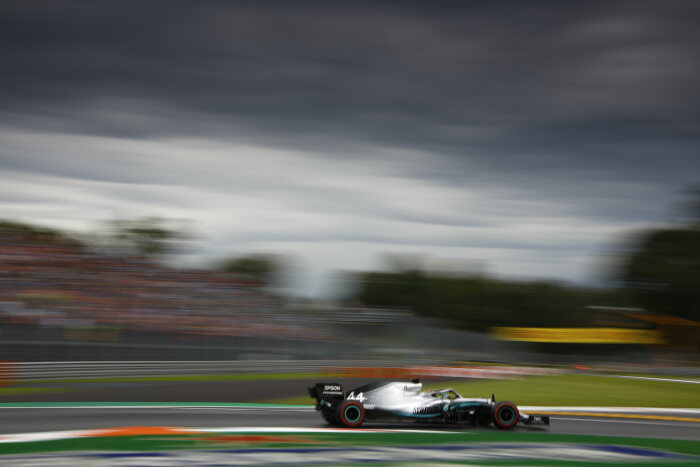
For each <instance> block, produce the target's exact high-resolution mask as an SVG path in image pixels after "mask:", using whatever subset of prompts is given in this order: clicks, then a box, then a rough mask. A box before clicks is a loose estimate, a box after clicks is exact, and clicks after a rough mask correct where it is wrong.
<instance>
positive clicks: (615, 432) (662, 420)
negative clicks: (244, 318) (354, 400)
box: [0, 403, 700, 467]
mask: <svg viewBox="0 0 700 467" xmlns="http://www.w3.org/2000/svg"><path fill="white" fill-rule="evenodd" d="M522 410H523V411H529V412H530V413H535V412H537V413H545V412H546V413H550V414H551V417H552V418H551V425H550V426H549V427H524V426H523V427H518V428H516V429H514V430H510V431H500V430H497V429H495V428H492V427H486V428H473V427H444V426H439V425H418V424H413V423H408V424H406V423H401V424H398V423H397V424H386V423H382V424H378V423H374V424H370V423H368V424H366V425H363V427H362V428H361V429H356V430H348V429H339V428H331V427H329V426H328V425H327V424H326V423H325V422H324V421H323V420H322V419H321V417H320V415H319V414H318V413H317V412H316V411H315V410H314V409H313V408H312V407H310V406H286V405H272V404H211V403H200V404H192V403H181V404H172V403H170V404H162V403H161V404H154V403H143V404H137V403H121V404H107V403H92V404H80V403H34V404H31V403H13V404H7V403H5V404H1V405H0V420H2V423H1V424H0V433H2V434H0V466H4V465H8V466H10V465H11V466H16V467H30V466H40V465H41V466H44V465H52V466H53V467H59V466H63V465H65V466H68V465H70V466H75V465H100V466H110V467H111V466H122V465H140V466H149V465H153V466H155V465H158V466H185V465H187V466H188V467H189V466H192V465H201V466H208V465H211V466H214V465H249V466H255V465H333V464H342V465H346V466H347V465H367V464H368V463H369V464H370V465H371V464H378V465H432V466H436V465H453V464H454V463H459V464H472V463H478V464H486V465H502V463H504V462H505V463H507V464H508V465H518V464H529V465H532V464H533V462H536V463H537V465H582V464H586V463H591V464H593V463H595V464H601V463H602V464H606V465H608V464H614V463H626V464H627V465H636V464H639V463H644V464H648V463H651V464H657V465H659V464H662V465H667V464H669V463H673V464H676V463H679V464H681V465H700V443H698V441H699V440H700V410H698V409H635V408H604V407H522ZM114 427H117V428H114ZM173 427H183V428H173ZM17 433H19V434H17ZM446 462H449V464H446Z"/></svg>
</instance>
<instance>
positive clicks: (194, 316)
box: [0, 224, 330, 359]
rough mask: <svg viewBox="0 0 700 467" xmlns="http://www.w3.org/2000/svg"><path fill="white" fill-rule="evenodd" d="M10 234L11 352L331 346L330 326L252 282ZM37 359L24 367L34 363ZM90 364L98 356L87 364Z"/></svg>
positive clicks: (0, 237) (6, 265) (5, 287)
mask: <svg viewBox="0 0 700 467" xmlns="http://www.w3.org/2000/svg"><path fill="white" fill-rule="evenodd" d="M4 226H5V228H4V229H0V325H1V328H0V329H1V330H0V332H1V333H2V337H3V342H4V344H7V340H8V339H11V338H12V339H13V340H15V341H16V342H19V341H24V342H34V346H35V347H36V346H37V345H39V342H36V341H37V340H38V341H41V343H43V344H46V343H47V342H49V341H61V343H62V344H64V346H65V343H66V342H80V341H83V342H85V341H94V342H99V343H101V344H102V347H104V346H105V344H107V343H110V342H112V343H114V342H125V341H129V340H130V341H134V340H135V341H142V342H143V344H153V343H154V341H157V342H165V341H167V342H170V343H171V341H172V340H173V339H172V336H179V338H178V339H177V340H178V341H179V342H182V341H183V340H186V341H188V342H189V343H196V342H198V343H200V344H210V343H212V342H215V341H216V339H214V338H217V337H218V338H222V337H225V338H229V340H230V339H231V338H263V337H267V338H271V339H281V340H294V341H321V340H328V339H329V338H330V333H329V332H328V330H327V328H326V327H323V326H320V325H318V324H317V323H316V322H315V321H314V320H311V319H300V316H297V315H292V314H290V313H288V312H286V310H285V309H284V306H283V302H282V301H281V300H280V299H278V298H277V297H275V296H273V295H271V294H269V293H268V292H266V291H265V289H264V288H263V287H262V285H261V284H260V283H258V282H256V281H253V280H250V279H248V278H243V277H236V276H234V275H231V274H223V273H218V272H213V271H206V270H192V269H187V270H184V269H172V268H168V267H164V266H161V265H158V264H156V263H155V262H153V261H151V260H148V259H144V258H133V257H118V256H109V255H105V254H100V253H97V252H94V251H91V250H90V249H89V248H87V247H85V246H83V245H81V244H79V243H78V242H75V241H73V240H70V239H69V238H67V237H65V236H63V235H61V234H57V233H55V232H52V231H44V230H41V229H33V228H29V227H26V226H20V225H18V224H4ZM8 227H11V228H8ZM139 335H140V336H141V338H138V337H135V336H139ZM127 336H129V337H127ZM159 336H160V337H159ZM168 336H170V337H168ZM188 336H189V338H188ZM198 337H199V339H197V338H198ZM164 339H165V341H164ZM212 339H213V340H212ZM241 342H242V341H241V340H238V344H240V343H241ZM28 350H29V349H28V348H25V349H24V353H23V354H22V356H23V357H24V358H22V359H27V356H28V355H31V353H32V352H30V351H28ZM83 350H87V349H83ZM53 352H54V351H51V353H53ZM3 353H4V356H3V358H5V359H8V358H10V359H13V358H17V355H12V356H8V355H7V354H8V350H7V348H5V351H4V352H3ZM44 353H49V352H47V351H45V352H44ZM102 353H103V352H102ZM93 356H94V355H93ZM85 357H89V355H85V356H83V357H82V358H81V359H83V358H85ZM229 357H230V355H229ZM38 358H43V359H52V355H45V356H43V357H38Z"/></svg>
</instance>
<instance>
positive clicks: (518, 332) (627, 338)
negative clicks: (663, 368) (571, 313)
mask: <svg viewBox="0 0 700 467" xmlns="http://www.w3.org/2000/svg"><path fill="white" fill-rule="evenodd" d="M491 334H492V335H493V336H494V337H495V338H496V339H500V340H507V341H521V342H555V343H577V344H663V343H664V339H663V337H662V335H661V333H659V332H658V331H650V330H647V329H625V328H511V327H497V328H491Z"/></svg>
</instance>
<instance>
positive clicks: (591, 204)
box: [0, 0, 700, 290]
mask: <svg viewBox="0 0 700 467" xmlns="http://www.w3.org/2000/svg"><path fill="white" fill-rule="evenodd" d="M699 20H700V2H696V1H653V2H652V1H637V0H634V1H626V2H618V1H600V2H598V1H580V2H576V1H574V2H561V1H542V2H535V1H527V2H525V1H512V2H505V1H488V2H440V1H426V2H415V1H405V2H375V1H372V2H360V1H352V2H350V1H347V2H333V1H318V2H306V1H266V2H259V1H250V2H243V1H241V2H236V1H220V2H212V1H201V0H197V1H195V0H193V1H174V0H168V1H132V0H124V1H109V2H108V1H95V0H85V1H56V0H50V1H45V2H38V1H32V0H16V1H12V0H4V1H3V2H1V3H0V57H1V58H2V68H1V70H2V72H1V73H0V143H1V144H0V182H1V183H0V217H2V218H9V219H15V220H23V221H30V222H36V223H40V224H46V225H52V226H57V227H67V228H71V229H77V230H85V229H88V228H90V227H91V226H94V225H95V222H96V221H97V220H104V219H108V218H114V217H135V216H161V217H168V218H178V219H189V220H191V221H192V225H194V226H195V228H196V230H197V231H199V232H200V233H201V234H202V238H201V240H200V241H199V242H198V243H197V245H196V246H195V247H194V249H193V251H192V253H194V256H195V257H202V258H206V257H211V256H219V255H224V254H239V253H242V252H247V251H259V250H264V251H277V252H287V253H291V254H294V255H297V256H298V258H299V263H300V264H302V265H304V266H305V267H306V271H307V272H308V273H309V274H308V276H307V279H308V280H307V281H306V285H304V286H303V287H305V288H306V289H307V290H311V288H314V287H315V288H316V289H317V288H318V283H319V280H318V278H319V277H320V274H321V273H322V272H323V271H327V270H331V269H361V268H368V267H372V266H374V265H376V262H375V258H376V255H377V254H379V253H381V252H409V253H417V254H424V255H427V256H429V257H433V258H451V259H457V260H467V261H469V260H477V261H483V262H485V263H486V264H488V270H489V271H490V272H492V273H494V274H500V275H508V276H529V277H554V278H560V279H568V280H574V281H589V280H591V279H592V277H591V274H592V270H594V267H593V266H594V264H595V262H596V257H598V256H599V255H601V254H602V253H604V252H606V251H608V250H609V249H610V246H611V245H612V244H613V243H614V242H616V241H617V240H618V239H619V238H620V235H621V234H623V233H624V232H628V231H629V230H631V229H636V228H640V227H643V226H647V225H654V224H657V223H659V222H662V221H663V220H664V219H665V218H666V215H667V213H668V212H669V209H670V207H671V206H672V205H673V203H674V202H677V201H678V200H679V199H680V198H681V197H682V192H683V190H684V189H686V188H687V187H689V186H690V185H691V184H693V183H697V182H698V181H700V176H699V175H700V154H698V150H699V149H700V144H699V142H700V86H699V85H698V79H699V78H698V76H700V28H698V24H700V21H699ZM312 282H313V283H315V284H316V285H314V286H312V285H309V284H310V283H312Z"/></svg>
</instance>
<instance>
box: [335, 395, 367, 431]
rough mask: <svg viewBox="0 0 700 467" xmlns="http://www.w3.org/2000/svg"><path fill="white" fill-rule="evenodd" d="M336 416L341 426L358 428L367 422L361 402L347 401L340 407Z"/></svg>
mask: <svg viewBox="0 0 700 467" xmlns="http://www.w3.org/2000/svg"><path fill="white" fill-rule="evenodd" d="M335 416H336V419H337V420H338V423H339V424H340V425H341V426H344V427H347V428H357V427H358V426H360V425H362V422H364V421H365V408H364V406H363V405H362V403H361V402H358V401H345V402H343V403H342V404H340V405H339V406H338V408H337V409H336V412H335Z"/></svg>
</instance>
